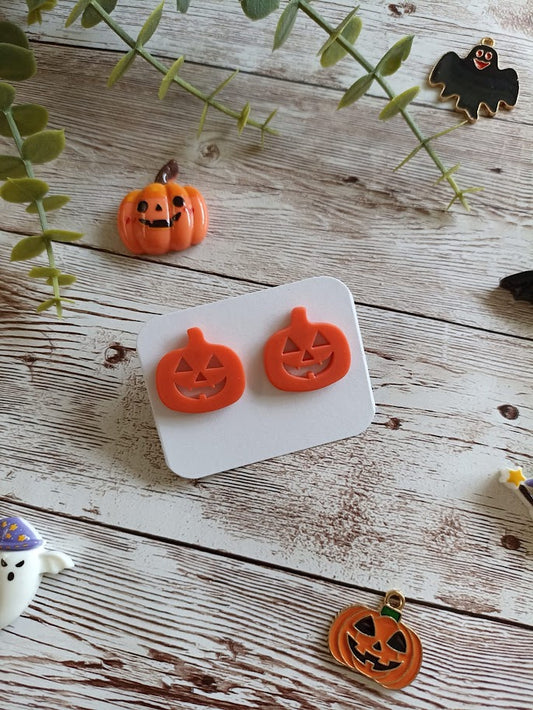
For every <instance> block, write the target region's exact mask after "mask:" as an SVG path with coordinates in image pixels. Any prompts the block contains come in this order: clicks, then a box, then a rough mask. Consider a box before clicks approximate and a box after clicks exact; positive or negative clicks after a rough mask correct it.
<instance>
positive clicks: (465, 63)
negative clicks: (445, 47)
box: [428, 37, 519, 123]
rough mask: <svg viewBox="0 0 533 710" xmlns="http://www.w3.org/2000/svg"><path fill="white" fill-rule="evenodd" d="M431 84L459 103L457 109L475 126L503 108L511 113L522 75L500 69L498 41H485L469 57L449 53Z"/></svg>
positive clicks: (443, 96) (435, 71)
mask: <svg viewBox="0 0 533 710" xmlns="http://www.w3.org/2000/svg"><path fill="white" fill-rule="evenodd" d="M428 81H429V84H430V85H431V86H438V87H440V97H439V98H441V99H443V100H446V99H451V100H452V101H454V102H455V109H456V110H457V111H462V112H463V113H464V114H466V117H467V119H468V120H469V121H470V122H471V123H473V122H474V121H477V119H478V118H479V115H480V113H485V114H486V115H488V116H494V115H495V114H496V113H497V112H498V111H499V110H500V108H506V109H510V108H513V106H515V104H516V101H517V99H518V91H519V85H518V75H517V73H516V72H515V70H514V69H511V68H507V69H500V68H499V66H498V53H497V52H496V50H495V49H494V40H493V39H492V38H491V37H483V39H482V40H481V42H480V43H479V44H477V45H476V46H475V47H472V49H471V50H470V52H469V53H468V54H467V56H466V57H460V56H459V55H458V54H456V53H455V52H447V53H446V54H445V55H444V56H443V57H441V58H440V59H439V61H438V62H437V63H436V64H435V66H434V67H433V69H432V70H431V73H430V75H429V80H428Z"/></svg>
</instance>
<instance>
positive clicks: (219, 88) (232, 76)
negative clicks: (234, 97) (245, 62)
mask: <svg viewBox="0 0 533 710" xmlns="http://www.w3.org/2000/svg"><path fill="white" fill-rule="evenodd" d="M238 73H239V70H238V69H235V70H234V71H232V72H231V74H230V75H229V76H227V77H226V78H225V79H224V80H223V81H221V82H220V84H219V85H218V86H217V87H216V89H213V91H212V92H211V93H210V94H209V98H210V99H212V98H213V96H216V95H217V94H218V93H220V92H221V91H222V89H225V88H226V86H227V85H228V84H229V83H230V81H232V80H233V79H235V77H236V76H237V74H238Z"/></svg>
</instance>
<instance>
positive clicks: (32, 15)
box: [26, 10, 43, 25]
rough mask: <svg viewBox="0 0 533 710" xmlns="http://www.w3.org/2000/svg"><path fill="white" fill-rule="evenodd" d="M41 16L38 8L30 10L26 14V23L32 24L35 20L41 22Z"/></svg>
mask: <svg viewBox="0 0 533 710" xmlns="http://www.w3.org/2000/svg"><path fill="white" fill-rule="evenodd" d="M42 21H43V16H42V13H41V11H40V10H30V11H29V12H28V14H27V16H26V22H27V23H28V25H34V24H35V23H36V22H38V23H39V24H42Z"/></svg>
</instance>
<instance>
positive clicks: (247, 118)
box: [66, 0, 277, 142]
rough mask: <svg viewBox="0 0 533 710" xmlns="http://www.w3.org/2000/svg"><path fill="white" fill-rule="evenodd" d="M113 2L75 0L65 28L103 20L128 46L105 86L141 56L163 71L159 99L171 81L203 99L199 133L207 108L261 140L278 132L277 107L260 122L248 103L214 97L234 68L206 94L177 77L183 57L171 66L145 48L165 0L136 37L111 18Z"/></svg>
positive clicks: (181, 7)
mask: <svg viewBox="0 0 533 710" xmlns="http://www.w3.org/2000/svg"><path fill="white" fill-rule="evenodd" d="M116 4H117V0H78V2H77V3H76V4H75V5H74V7H73V8H72V11H71V13H70V15H69V16H68V18H67V22H66V27H69V26H70V25H71V24H72V23H73V22H75V21H76V20H77V19H78V18H79V17H80V16H81V24H82V26H83V27H86V28H89V27H94V26H95V25H97V24H98V23H99V22H102V21H103V22H105V24H106V25H107V26H108V27H109V28H110V29H112V30H113V32H114V33H115V34H116V35H117V37H119V38H120V39H121V40H122V41H123V42H124V43H125V44H126V45H127V46H128V47H129V50H128V51H127V52H126V54H125V55H124V56H123V57H122V58H121V59H120V60H119V61H118V63H117V64H116V65H115V68H114V69H113V71H112V72H111V74H110V76H109V79H108V82H107V83H108V86H112V85H113V84H115V83H116V82H117V81H118V80H119V79H120V78H121V77H122V76H123V75H124V74H125V73H126V71H127V70H128V69H129V68H130V67H131V65H132V64H133V62H134V61H135V59H136V57H141V58H142V59H144V60H145V61H146V62H148V64H150V65H151V66H152V67H154V68H155V69H157V71H159V72H160V73H161V74H163V80H162V81H161V85H160V87H159V92H158V96H159V98H160V99H163V98H164V97H165V96H166V94H167V92H168V90H169V88H170V86H171V85H172V84H173V83H174V84H178V86H181V88H182V89H185V91H188V92H189V93H190V94H192V95H193V96H195V97H196V98H197V99H199V100H200V101H202V102H203V104H204V108H203V110H202V114H201V117H200V124H199V127H198V135H200V133H201V132H202V130H203V127H204V123H205V119H206V116H207V112H208V110H209V109H210V108H213V109H215V110H217V111H220V112H221V113H223V114H225V115H226V116H229V117H230V118H233V119H234V120H235V121H236V122H237V129H238V131H239V133H242V131H243V130H244V128H245V127H246V126H251V127H253V128H257V129H258V130H259V131H261V142H263V141H264V137H265V133H271V134H274V135H276V134H277V131H276V130H275V129H273V128H272V127H271V126H270V122H271V121H272V119H273V118H274V116H275V114H276V110H274V111H272V112H271V113H270V114H269V115H268V116H267V118H266V119H265V120H264V121H263V122H259V121H256V120H255V119H253V118H252V117H251V107H250V104H249V103H248V102H246V103H245V105H244V106H243V107H242V109H241V110H240V111H236V110H234V109H232V108H229V106H226V105H225V104H223V103H221V102H220V101H218V100H217V99H216V98H215V96H216V95H217V94H218V93H219V92H220V91H222V89H224V88H225V87H226V86H227V85H228V84H229V82H230V81H231V80H232V79H233V78H234V77H235V76H236V75H237V71H234V72H233V73H232V74H230V76H228V77H227V78H226V79H224V81H223V82H222V83H221V84H219V85H218V86H217V87H216V88H215V89H214V90H213V91H212V92H211V93H210V94H205V93H204V92H203V91H201V90H200V89H198V88H197V87H196V86H193V85H192V84H190V83H189V82H188V81H185V79H183V78H182V77H181V76H179V70H180V68H181V65H182V64H183V62H184V59H185V58H184V57H183V56H181V57H178V59H176V61H175V62H174V63H173V64H172V66H170V67H168V66H166V65H165V64H164V63H163V62H161V61H160V60H159V59H157V58H156V57H154V56H153V55H152V54H151V53H150V52H149V51H148V50H147V49H146V47H145V44H146V43H147V42H148V40H149V39H151V37H152V36H153V34H154V33H155V31H156V30H157V28H158V26H159V23H160V21H161V17H162V14H163V7H164V4H165V0H162V1H161V2H160V3H159V5H158V6H157V7H156V8H155V9H154V10H153V11H152V12H151V14H150V15H149V16H148V18H147V20H146V22H145V23H144V25H143V26H142V27H141V29H140V31H139V34H138V35H137V39H134V38H133V37H131V36H130V35H129V34H128V33H127V32H126V31H125V30H124V28H123V27H122V26H121V25H120V24H119V23H118V22H117V21H116V20H114V19H113V18H112V17H111V13H112V12H113V10H114V9H115V6H116ZM188 7H189V2H187V1H185V2H184V1H183V0H177V9H178V10H180V11H181V12H186V11H187V9H188Z"/></svg>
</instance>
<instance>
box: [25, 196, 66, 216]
mask: <svg viewBox="0 0 533 710" xmlns="http://www.w3.org/2000/svg"><path fill="white" fill-rule="evenodd" d="M67 202H70V197H69V196H68V195H50V197H45V198H44V199H43V202H42V204H43V208H44V211H45V212H52V210H58V209H60V208H61V207H63V206H64V205H66V204H67ZM26 212H29V213H30V214H37V213H38V212H39V210H38V209H37V205H36V204H35V202H32V203H31V205H28V206H27V207H26Z"/></svg>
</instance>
